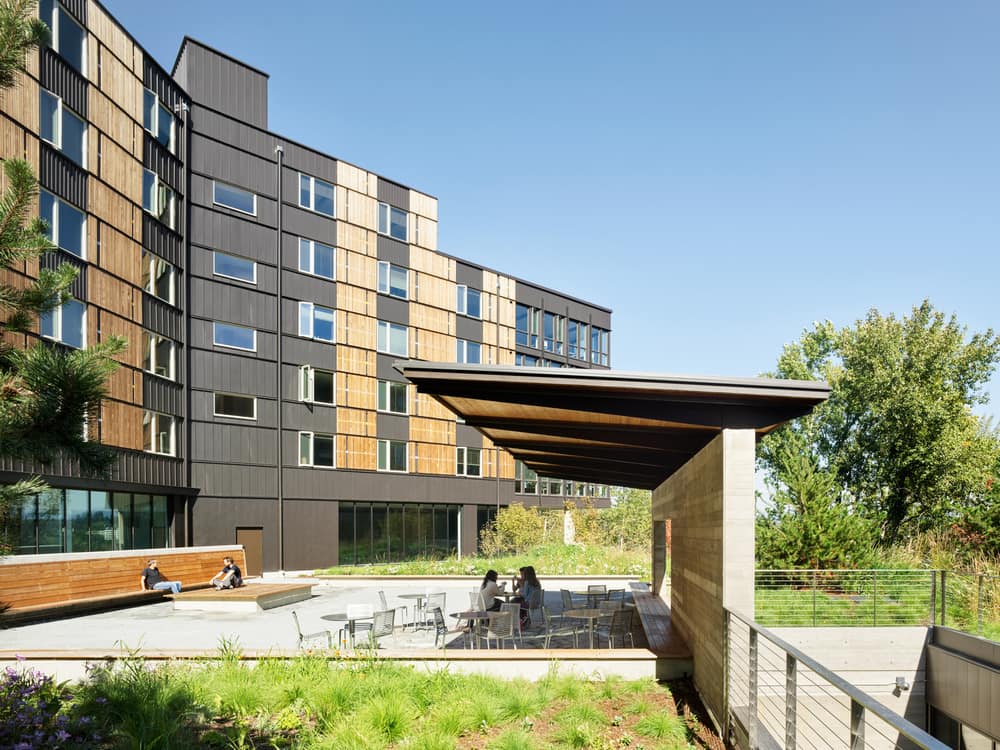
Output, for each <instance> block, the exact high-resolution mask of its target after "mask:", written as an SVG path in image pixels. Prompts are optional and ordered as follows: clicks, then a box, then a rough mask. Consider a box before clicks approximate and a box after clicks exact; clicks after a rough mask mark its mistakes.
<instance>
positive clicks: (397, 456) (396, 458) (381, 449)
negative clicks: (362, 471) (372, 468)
mask: <svg viewBox="0 0 1000 750" xmlns="http://www.w3.org/2000/svg"><path fill="white" fill-rule="evenodd" d="M378 470H379V471H406V470H407V449H406V442H405V441H403V440H379V441H378Z"/></svg>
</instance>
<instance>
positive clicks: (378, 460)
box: [375, 439, 410, 474]
mask: <svg viewBox="0 0 1000 750" xmlns="http://www.w3.org/2000/svg"><path fill="white" fill-rule="evenodd" d="M393 445H397V446H398V445H402V446H403V455H404V456H405V457H406V468H404V469H393V468H392V446H393ZM383 446H385V458H386V467H385V468H382V447H383ZM375 466H376V470H377V471H381V472H386V473H390V474H409V473H410V443H409V441H408V440H389V439H384V440H378V442H377V445H376V448H375Z"/></svg>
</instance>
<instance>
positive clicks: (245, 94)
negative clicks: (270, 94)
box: [175, 39, 267, 128]
mask: <svg viewBox="0 0 1000 750" xmlns="http://www.w3.org/2000/svg"><path fill="white" fill-rule="evenodd" d="M179 57H180V59H181V60H183V62H182V63H181V64H179V65H178V66H177V68H176V70H175V76H176V78H177V81H178V83H179V84H180V85H181V87H182V88H183V89H184V90H185V91H187V92H188V94H190V95H191V98H192V99H194V100H195V101H198V102H211V106H212V108H213V109H216V110H218V111H220V112H222V113H224V114H226V115H229V116H230V117H232V118H234V119H236V120H242V121H244V122H247V123H250V124H251V125H255V126H256V127H259V128H267V76H266V75H265V74H263V73H261V72H260V71H258V70H254V69H253V68H250V67H248V66H246V65H244V64H242V63H239V62H237V61H236V60H233V59H232V58H230V57H228V56H225V55H223V54H221V53H219V52H216V51H215V50H212V49H211V48H209V47H206V46H204V45H202V44H200V43H198V42H196V41H194V40H192V39H186V40H185V41H184V46H183V48H182V49H181V52H180V56H179Z"/></svg>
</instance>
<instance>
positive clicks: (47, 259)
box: [38, 250, 87, 300]
mask: <svg viewBox="0 0 1000 750" xmlns="http://www.w3.org/2000/svg"><path fill="white" fill-rule="evenodd" d="M38 264H39V266H40V267H41V268H47V269H49V270H55V269H56V268H59V266H61V265H69V266H73V267H74V268H75V269H76V270H77V271H78V273H77V275H76V278H75V279H73V283H72V284H71V285H70V288H69V291H70V294H72V295H73V296H74V297H75V298H76V299H82V300H85V299H87V263H86V261H83V260H81V259H80V258H77V257H76V256H75V255H73V254H72V253H67V252H66V251H64V250H52V251H51V252H47V253H45V254H44V255H42V256H41V257H40V258H39V259H38Z"/></svg>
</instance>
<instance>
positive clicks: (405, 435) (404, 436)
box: [375, 414, 410, 440]
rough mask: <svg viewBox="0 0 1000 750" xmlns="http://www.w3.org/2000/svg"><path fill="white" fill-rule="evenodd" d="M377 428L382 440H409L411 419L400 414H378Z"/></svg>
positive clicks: (376, 419)
mask: <svg viewBox="0 0 1000 750" xmlns="http://www.w3.org/2000/svg"><path fill="white" fill-rule="evenodd" d="M375 424H376V427H375V430H376V433H377V434H378V436H379V439H381V440H409V439H410V420H409V418H408V417H404V416H401V415H399V414H378V415H376V418H375Z"/></svg>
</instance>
